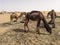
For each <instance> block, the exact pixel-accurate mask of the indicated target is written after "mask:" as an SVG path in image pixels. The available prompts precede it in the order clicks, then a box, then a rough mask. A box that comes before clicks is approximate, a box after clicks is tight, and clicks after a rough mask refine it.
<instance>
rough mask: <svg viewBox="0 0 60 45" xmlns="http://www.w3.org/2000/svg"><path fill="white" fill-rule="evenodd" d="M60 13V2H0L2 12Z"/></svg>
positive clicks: (29, 0)
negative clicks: (54, 11) (52, 11)
mask: <svg viewBox="0 0 60 45" xmlns="http://www.w3.org/2000/svg"><path fill="white" fill-rule="evenodd" d="M52 9H54V10H56V11H60V0H0V11H31V10H41V11H43V10H45V11H47V10H52Z"/></svg>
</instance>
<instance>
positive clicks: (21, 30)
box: [13, 29, 50, 35]
mask: <svg viewBox="0 0 60 45" xmlns="http://www.w3.org/2000/svg"><path fill="white" fill-rule="evenodd" d="M13 31H15V32H24V33H36V32H33V31H28V32H25V30H24V29H13ZM36 34H37V33H36ZM40 34H42V35H50V34H47V33H40ZM40 34H39V35H40Z"/></svg>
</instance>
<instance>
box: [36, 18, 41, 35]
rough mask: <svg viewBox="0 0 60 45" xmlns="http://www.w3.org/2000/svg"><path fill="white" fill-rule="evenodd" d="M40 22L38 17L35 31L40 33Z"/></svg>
mask: <svg viewBox="0 0 60 45" xmlns="http://www.w3.org/2000/svg"><path fill="white" fill-rule="evenodd" d="M40 22H41V19H39V20H38V22H37V28H36V32H37V33H38V34H40V32H39V27H40Z"/></svg>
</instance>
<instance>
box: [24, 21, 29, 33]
mask: <svg viewBox="0 0 60 45" xmlns="http://www.w3.org/2000/svg"><path fill="white" fill-rule="evenodd" d="M28 22H29V20H26V21H25V23H24V29H25V32H27V30H28V31H29V27H28ZM26 29H27V30H26Z"/></svg>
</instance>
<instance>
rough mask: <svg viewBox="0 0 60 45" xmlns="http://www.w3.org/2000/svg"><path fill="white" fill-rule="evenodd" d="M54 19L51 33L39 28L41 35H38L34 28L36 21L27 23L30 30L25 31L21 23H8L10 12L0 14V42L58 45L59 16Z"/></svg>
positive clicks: (8, 44) (8, 43) (59, 39)
mask: <svg viewBox="0 0 60 45" xmlns="http://www.w3.org/2000/svg"><path fill="white" fill-rule="evenodd" d="M55 21H56V22H55V23H56V28H53V29H52V32H53V33H52V34H51V35H48V34H49V33H48V32H47V31H46V30H45V28H40V32H41V35H38V34H36V30H35V28H36V22H34V23H33V22H31V23H29V29H30V32H28V33H25V32H24V28H23V24H22V23H17V24H12V25H10V14H2V15H1V14H0V44H1V45H60V18H56V20H55ZM20 40H21V41H20ZM43 42H44V43H43Z"/></svg>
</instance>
